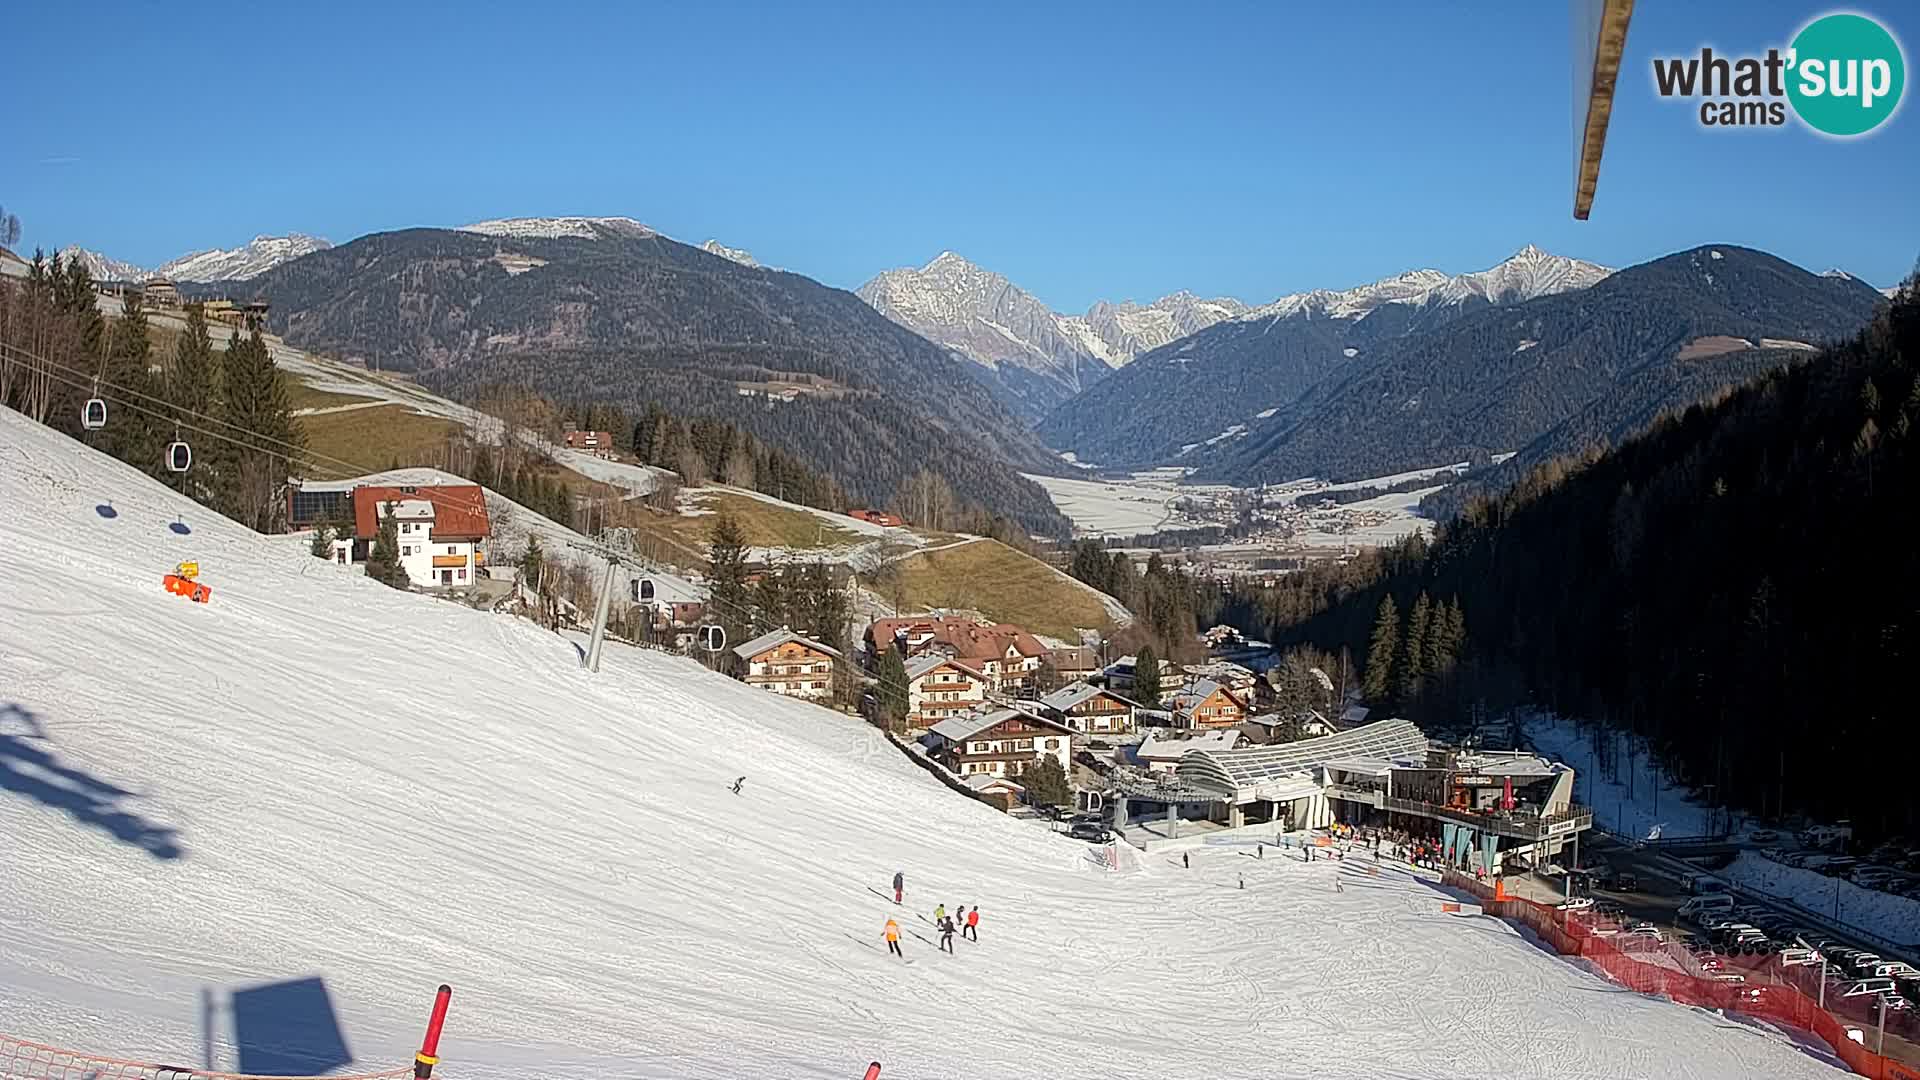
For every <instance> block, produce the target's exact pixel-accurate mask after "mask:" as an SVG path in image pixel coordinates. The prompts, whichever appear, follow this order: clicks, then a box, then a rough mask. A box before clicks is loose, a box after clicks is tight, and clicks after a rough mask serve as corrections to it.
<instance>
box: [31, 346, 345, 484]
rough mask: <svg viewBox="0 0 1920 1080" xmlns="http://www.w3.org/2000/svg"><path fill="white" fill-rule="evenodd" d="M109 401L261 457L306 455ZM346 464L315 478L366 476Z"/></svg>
mask: <svg viewBox="0 0 1920 1080" xmlns="http://www.w3.org/2000/svg"><path fill="white" fill-rule="evenodd" d="M47 378H49V379H51V380H52V381H54V382H57V383H60V384H61V385H63V386H68V387H72V388H74V389H80V390H84V389H86V386H87V384H85V383H81V382H76V381H74V380H72V379H69V378H65V377H63V376H60V375H55V374H52V373H48V374H47ZM106 400H108V401H111V402H113V403H114V404H115V405H117V406H118V407H120V408H122V409H126V410H128V411H130V412H136V413H139V414H141V415H142V416H150V417H153V418H154V419H155V420H158V421H160V422H161V423H162V424H171V425H173V427H174V428H175V429H176V430H180V431H191V432H193V433H195V434H196V435H204V436H206V437H207V438H209V439H215V440H217V441H219V442H223V443H228V444H231V445H233V446H237V447H239V448H240V449H242V450H251V451H253V452H254V453H258V454H267V455H270V456H273V457H282V458H288V459H292V458H295V457H299V456H303V455H305V453H306V452H305V451H301V450H298V449H295V450H292V451H288V450H285V449H281V448H280V447H279V446H260V445H257V444H255V443H250V442H247V441H246V440H244V439H238V438H235V437H233V436H232V435H229V434H227V433H225V432H221V431H213V430H211V429H209V428H204V427H201V426H199V425H197V424H191V423H188V422H186V421H184V420H181V419H179V418H177V417H174V416H170V415H167V414H166V413H163V412H159V411H157V410H154V409H149V408H146V407H145V406H141V405H135V404H134V403H132V402H130V401H122V400H120V399H118V398H114V397H111V396H109V397H107V398H106ZM240 430H242V431H245V430H246V429H245V428H242V429H240ZM260 438H261V439H262V440H264V441H270V442H277V441H278V440H272V439H268V438H267V437H266V436H260ZM315 456H318V457H322V458H324V457H325V455H315ZM343 464H346V465H347V466H348V468H349V469H351V470H352V471H351V472H335V471H332V470H316V478H317V479H322V480H348V479H352V478H353V477H354V476H358V475H363V474H364V466H358V465H352V464H351V463H343Z"/></svg>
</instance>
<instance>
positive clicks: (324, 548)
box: [307, 521, 333, 561]
mask: <svg viewBox="0 0 1920 1080" xmlns="http://www.w3.org/2000/svg"><path fill="white" fill-rule="evenodd" d="M307 550H308V551H311V552H313V557H314V558H316V559H327V560H329V561H331V560H332V559H333V526H331V525H329V524H327V523H326V522H324V521H321V522H317V523H315V525H314V526H313V542H312V543H310V544H308V545H307Z"/></svg>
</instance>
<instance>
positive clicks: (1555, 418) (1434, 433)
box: [1200, 244, 1884, 483]
mask: <svg viewBox="0 0 1920 1080" xmlns="http://www.w3.org/2000/svg"><path fill="white" fill-rule="evenodd" d="M1882 303H1884V298H1883V297H1882V296H1881V295H1880V294H1879V293H1878V292H1876V291H1875V290H1874V289H1873V288H1872V287H1871V286H1868V285H1866V284H1865V283H1863V282H1860V281H1858V280H1855V279H1852V278H1840V277H1828V276H1823V275H1817V274H1812V273H1809V272H1807V271H1805V270H1802V269H1800V268H1799V267H1797V266H1794V265H1792V264H1791V263H1788V262H1785V261H1784V260H1781V259H1778V258H1775V257H1774V256H1772V255H1768V254H1766V253H1764V252H1759V251H1754V250H1751V249H1748V248H1741V247H1735V246H1732V245H1725V244H1721V245H1711V246H1706V247H1700V248H1695V249H1692V250H1690V251H1683V252H1679V253H1677V254H1674V255H1669V256H1666V257H1664V258H1661V259H1656V260H1654V261H1652V262H1648V263H1643V264H1641V265H1639V266H1635V267H1630V268H1628V269H1625V270H1621V271H1618V272H1616V273H1614V274H1612V275H1610V276H1609V277H1607V278H1605V279H1604V280H1602V281H1600V282H1599V283H1597V284H1595V285H1593V286H1592V287H1590V288H1586V289H1582V290H1579V291H1575V292H1566V293H1560V294H1557V295H1552V296H1544V297H1540V298H1537V299H1534V300H1529V301H1526V302H1524V303H1521V304H1517V305H1514V306H1511V307H1488V308H1482V309H1480V310H1477V311H1474V312H1472V313H1469V314H1465V315H1462V316H1461V317H1459V318H1457V319H1455V320H1453V321H1452V322H1450V323H1448V324H1446V325H1444V326H1441V327H1439V328H1436V329H1434V330H1431V331H1428V332H1425V333H1421V334H1417V335H1414V336H1411V337H1408V338H1405V339H1403V340H1401V341H1399V342H1398V343H1397V344H1395V345H1393V346H1392V347H1390V348H1386V349H1382V350H1380V351H1379V352H1378V353H1377V354H1376V355H1374V356H1372V357H1371V358H1370V359H1369V360H1368V361H1367V362H1365V363H1363V364H1357V365H1355V366H1354V367H1353V368H1352V369H1351V370H1350V371H1349V372H1348V373H1345V374H1343V375H1341V376H1339V377H1336V378H1332V379H1328V380H1324V381H1323V382H1321V383H1320V384H1318V385H1317V386H1315V387H1314V388H1313V389H1312V390H1311V391H1310V392H1309V393H1308V394H1306V395H1305V396H1304V397H1303V398H1302V399H1301V400H1299V401H1298V402H1296V403H1295V404H1294V405H1293V406H1291V407H1289V408H1286V409H1282V410H1280V411H1279V412H1278V414H1277V415H1275V416H1274V417H1273V418H1272V419H1271V420H1267V421H1264V422H1263V423H1260V424H1257V425H1255V426H1254V428H1253V430H1252V432H1251V434H1249V435H1248V436H1247V437H1246V438H1245V439H1243V440H1240V441H1238V442H1235V443H1231V444H1228V445H1226V446H1223V447H1221V448H1220V449H1219V450H1218V451H1216V452H1214V453H1213V454H1212V455H1211V457H1210V458H1209V459H1208V460H1207V461H1206V462H1205V463H1204V464H1203V465H1202V467H1201V473H1200V475H1201V476H1203V477H1207V478H1211V479H1220V480H1229V481H1235V482H1242V483H1256V482H1263V481H1280V480H1288V479H1293V478H1296V477H1300V476H1309V475H1312V476H1323V477H1328V478H1331V479H1348V478H1356V477H1365V476H1380V475H1386V474H1389V473H1394V472H1399V471H1402V470H1406V469H1412V468H1418V467H1421V466H1425V465H1431V464H1433V463H1435V462H1447V461H1461V460H1473V459H1476V458H1479V457H1483V456H1485V455H1488V454H1495V453H1501V452H1504V451H1508V450H1519V451H1521V453H1520V454H1519V456H1518V458H1517V459H1516V460H1515V461H1514V462H1512V463H1509V465H1508V466H1507V467H1506V471H1505V475H1506V476H1508V477H1509V478H1510V477H1512V476H1514V475H1517V474H1518V473H1519V472H1520V471H1521V470H1524V469H1526V468H1527V467H1529V466H1531V465H1533V464H1537V463H1538V462H1539V461H1541V460H1542V459H1543V458H1544V457H1545V456H1547V455H1548V454H1550V453H1552V452H1555V451H1566V450H1571V449H1575V448H1577V447H1578V445H1580V444H1582V443H1583V442H1585V441H1588V440H1593V439H1604V440H1614V439H1618V438H1621V437H1624V436H1625V435H1628V434H1631V433H1632V432H1633V431H1634V430H1637V429H1638V427H1640V426H1643V425H1644V424H1645V422H1646V421H1648V420H1650V419H1651V418H1652V417H1653V416H1654V415H1655V414H1657V413H1658V412H1659V411H1660V410H1661V409H1664V408H1671V407H1684V406H1685V405H1687V404H1690V403H1691V402H1693V401H1697V400H1699V399H1700V398H1701V397H1703V396H1705V395H1707V394H1711V393H1712V392H1714V391H1715V390H1716V389H1718V388H1719V387H1722V386H1725V385H1729V384H1733V383H1737V382H1740V381H1742V380H1743V379H1744V378H1747V377H1751V376H1752V375H1753V374H1756V373H1757V372H1759V371H1761V370H1765V369H1766V368H1768V367H1771V366H1774V365H1776V364H1778V363H1780V362H1782V361H1784V360H1786V359H1789V358H1791V357H1792V356H1794V355H1800V354H1804V353H1805V352H1807V351H1809V350H1811V349H1812V348H1814V347H1816V346H1818V345H1821V344H1823V343H1828V342H1834V341H1838V340H1841V339H1844V338H1845V337H1847V336H1848V335H1850V334H1852V333H1854V332H1855V331H1857V330H1858V329H1859V328H1860V327H1861V326H1862V325H1864V324H1865V323H1866V322H1867V320H1868V319H1870V318H1872V316H1873V313H1874V311H1875V310H1876V308H1878V307H1879V306H1880V305H1881V304H1882Z"/></svg>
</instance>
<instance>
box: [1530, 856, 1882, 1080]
mask: <svg viewBox="0 0 1920 1080" xmlns="http://www.w3.org/2000/svg"><path fill="white" fill-rule="evenodd" d="M1588 852H1589V853H1590V854H1589V856H1588V857H1587V858H1585V859H1584V860H1583V861H1584V862H1585V863H1586V864H1587V867H1588V868H1589V869H1593V868H1596V867H1602V866H1604V867H1607V868H1609V869H1610V870H1611V871H1612V872H1613V874H1615V875H1625V876H1628V877H1630V878H1631V879H1632V882H1631V887H1625V888H1623V887H1619V886H1608V885H1605V884H1594V885H1592V886H1591V887H1587V888H1585V889H1584V891H1585V893H1586V894H1587V895H1588V896H1589V897H1590V898H1591V899H1592V900H1593V901H1594V902H1595V905H1596V907H1597V908H1602V909H1606V910H1608V911H1610V912H1613V913H1614V914H1612V915H1611V916H1609V917H1607V918H1606V919H1605V921H1604V923H1603V925H1607V926H1608V929H1609V932H1611V931H1612V930H1614V929H1617V930H1619V931H1620V932H1622V933H1624V932H1627V930H1628V929H1629V928H1630V927H1632V926H1634V925H1635V924H1639V923H1645V924H1651V927H1650V928H1651V929H1655V930H1658V931H1659V933H1660V935H1661V939H1662V940H1664V941H1666V942H1669V943H1675V945H1676V947H1670V948H1668V949H1667V950H1666V952H1667V954H1668V955H1669V956H1671V957H1672V958H1673V959H1672V962H1673V964H1674V965H1676V966H1678V967H1682V968H1685V969H1687V970H1689V971H1692V972H1698V973H1701V974H1703V975H1708V976H1711V975H1713V974H1716V973H1721V972H1724V973H1725V974H1726V975H1728V976H1732V975H1736V974H1738V975H1742V977H1746V978H1750V979H1752V981H1753V982H1754V983H1755V984H1756V985H1759V984H1761V983H1763V982H1766V981H1768V980H1778V981H1780V982H1785V983H1788V984H1790V985H1793V986H1795V987H1796V988H1798V989H1800V990H1801V991H1802V992H1804V993H1806V994H1808V995H1809V996H1810V997H1813V996H1816V995H1818V994H1819V992H1820V991H1819V987H1820V982H1821V975H1820V971H1821V970H1823V969H1822V968H1819V967H1814V966H1812V965H1805V966H1797V967H1786V966H1783V965H1782V964H1781V963H1780V957H1779V955H1776V954H1777V953H1778V950H1781V949H1785V948H1791V947H1794V946H1797V945H1800V944H1803V943H1804V944H1811V945H1817V946H1821V947H1822V948H1824V949H1825V950H1827V951H1828V952H1832V953H1833V954H1835V956H1836V957H1845V956H1847V955H1848V950H1854V951H1857V952H1858V953H1861V954H1869V953H1879V954H1881V955H1882V956H1884V958H1885V960H1887V961H1888V962H1898V961H1899V960H1902V959H1909V960H1910V959H1911V958H1910V957H1898V956H1888V955H1885V954H1886V953H1887V952H1888V951H1889V950H1886V949H1884V948H1883V949H1874V948H1872V947H1871V944H1872V943H1869V942H1865V941H1860V940H1853V939H1849V937H1848V935H1847V934H1846V933H1844V932H1841V931H1838V930H1836V929H1835V928H1832V927H1830V926H1828V925H1826V924H1825V923H1824V922H1823V921H1822V920H1820V919H1818V918H1817V917H1815V916H1813V915H1811V913H1808V912H1803V911H1798V910H1795V909H1793V908H1792V907H1791V906H1790V905H1788V904H1785V903H1781V902H1769V900H1768V899H1767V898H1764V897H1757V896H1754V895H1752V894H1748V893H1738V894H1736V895H1735V896H1734V900H1733V903H1734V905H1735V907H1736V909H1737V911H1738V912H1739V917H1740V920H1741V921H1742V922H1753V923H1755V924H1756V925H1761V926H1762V929H1763V930H1765V931H1767V932H1768V937H1769V938H1770V939H1772V941H1773V942H1774V944H1773V945H1772V946H1771V947H1770V949H1771V951H1769V947H1765V946H1763V947H1759V948H1756V950H1755V951H1754V952H1751V953H1746V954H1742V952H1741V950H1739V949H1738V948H1734V949H1732V950H1730V951H1731V952H1732V954H1733V955H1731V956H1722V955H1718V954H1715V953H1712V952H1703V953H1702V954H1701V955H1699V956H1696V955H1694V953H1692V952H1690V951H1688V950H1687V949H1685V948H1681V947H1677V945H1678V944H1679V943H1691V944H1693V945H1694V946H1695V947H1696V948H1698V947H1700V946H1710V945H1711V944H1712V942H1709V941H1706V940H1704V939H1706V938H1707V936H1708V935H1707V933H1706V928H1705V927H1703V926H1701V925H1698V924H1694V923H1692V922H1691V921H1689V920H1684V919H1682V918H1681V917H1680V914H1679V912H1680V907H1681V905H1682V904H1683V903H1685V902H1686V901H1687V899H1688V898H1689V896H1690V895H1691V894H1690V893H1689V891H1688V889H1687V887H1686V884H1685V882H1684V880H1683V879H1684V878H1685V877H1687V876H1688V875H1690V874H1696V873H1698V874H1707V875H1709V876H1711V873H1712V872H1711V871H1710V870H1707V869H1705V868H1704V866H1703V865H1701V864H1696V863H1690V862H1687V861H1685V860H1682V859H1679V858H1677V857H1675V856H1674V855H1672V854H1669V853H1665V852H1662V851H1661V850H1659V849H1657V848H1653V847H1643V846H1637V845H1632V844H1628V843H1623V842H1621V841H1618V840H1616V839H1613V838H1611V837H1607V836H1604V835H1595V836H1593V837H1592V838H1591V841H1590V844H1589V846H1588ZM1703 861H1704V860H1703ZM1565 881H1566V879H1565V878H1564V877H1557V876H1545V875H1526V876H1524V877H1520V878H1518V879H1513V880H1510V881H1509V883H1508V887H1509V890H1510V891H1512V892H1514V893H1516V894H1517V895H1521V896H1524V897H1526V898H1527V899H1531V900H1535V901H1538V902H1541V903H1559V902H1561V901H1563V900H1564V899H1565V897H1564V893H1563V889H1564V884H1565ZM1575 891H1576V892H1581V891H1583V890H1582V886H1581V885H1580V883H1579V882H1576V884H1575ZM1643 932H1644V931H1643ZM1801 939H1805V941H1804V942H1803V941H1802V940H1801ZM1795 958H1796V959H1798V958H1799V957H1798V954H1795ZM1703 960H1704V963H1703ZM1917 966H1920V965H1917ZM1825 970H1826V971H1827V973H1828V975H1829V976H1830V979H1829V981H1828V983H1827V991H1826V992H1827V994H1828V998H1827V1007H1828V1009H1829V1011H1832V1012H1834V1013H1835V1015H1837V1016H1840V1017H1841V1018H1842V1019H1843V1020H1844V1021H1846V1022H1847V1023H1848V1024H1849V1025H1850V1026H1853V1027H1855V1028H1856V1030H1857V1031H1858V1032H1859V1036H1858V1037H1859V1038H1860V1040H1861V1041H1862V1042H1863V1043H1864V1045H1866V1046H1868V1047H1869V1048H1873V1047H1875V1045H1876V1043H1877V1042H1878V1041H1879V1039H1880V1032H1879V1020H1880V1015H1879V1013H1880V1010H1879V998H1878V995H1871V994H1863V995H1860V996H1858V997H1856V998H1853V999H1846V998H1844V997H1842V995H1843V994H1845V993H1846V992H1847V991H1848V990H1852V989H1856V988H1857V987H1858V986H1859V983H1860V981H1861V980H1860V978H1859V976H1858V973H1854V972H1850V971H1849V972H1846V973H1845V974H1844V975H1843V973H1842V969H1841V967H1840V966H1839V965H1838V964H1831V965H1828V966H1827V967H1826V968H1825ZM1894 985H1895V989H1896V993H1897V995H1898V997H1899V998H1902V999H1904V1000H1905V1001H1906V1002H1908V1003H1916V1002H1920V977H1916V978H1913V979H1909V980H1906V981H1904V982H1899V983H1896V984H1894ZM1889 1002H1890V1007H1889V1009H1888V1014H1887V1019H1886V1031H1885V1049H1884V1050H1883V1051H1882V1052H1883V1053H1886V1054H1888V1055H1890V1056H1893V1057H1896V1058H1899V1059H1900V1060H1902V1061H1905V1062H1909V1063H1913V1064H1920V1011H1917V1010H1915V1009H1914V1008H1910V1007H1908V1006H1907V1005H1902V1004H1901V1003H1900V1001H1897V1000H1895V999H1894V998H1889Z"/></svg>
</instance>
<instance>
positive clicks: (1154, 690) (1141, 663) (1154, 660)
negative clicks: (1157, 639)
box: [1133, 645, 1160, 709]
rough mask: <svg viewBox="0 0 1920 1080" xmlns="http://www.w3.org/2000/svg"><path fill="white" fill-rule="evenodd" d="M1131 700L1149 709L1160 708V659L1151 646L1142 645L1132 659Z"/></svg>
mask: <svg viewBox="0 0 1920 1080" xmlns="http://www.w3.org/2000/svg"><path fill="white" fill-rule="evenodd" d="M1133 700H1135V701H1137V702H1139V703H1140V704H1142V705H1145V706H1146V707H1148V708H1150V709H1157V708H1159V707H1160V657H1159V655H1158V654H1156V653H1155V652H1154V651H1153V646H1151V645H1142V646H1141V647H1140V651H1139V653H1137V654H1135V656H1134V658H1133Z"/></svg>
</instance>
